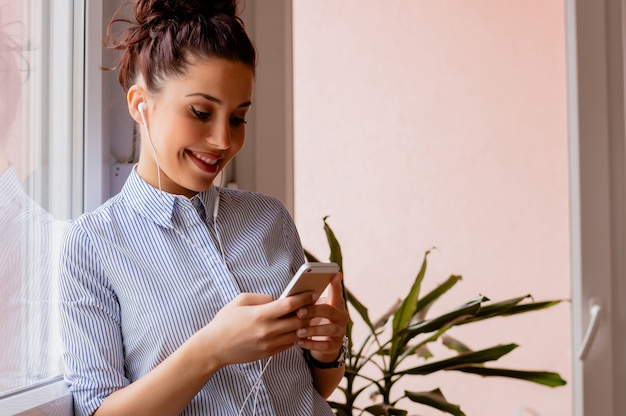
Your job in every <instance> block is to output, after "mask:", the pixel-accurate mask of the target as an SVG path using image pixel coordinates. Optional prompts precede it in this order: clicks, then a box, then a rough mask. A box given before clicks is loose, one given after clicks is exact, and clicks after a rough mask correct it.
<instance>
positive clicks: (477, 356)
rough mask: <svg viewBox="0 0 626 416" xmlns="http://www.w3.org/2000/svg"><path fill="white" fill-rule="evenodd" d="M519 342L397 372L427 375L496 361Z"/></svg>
mask: <svg viewBox="0 0 626 416" xmlns="http://www.w3.org/2000/svg"><path fill="white" fill-rule="evenodd" d="M517 347H518V345H517V344H506V345H498V346H495V347H491V348H486V349H484V350H480V351H474V352H470V353H467V354H460V355H457V356H454V357H452V358H447V359H445V360H440V361H435V362H433V363H429V364H424V365H420V366H417V367H413V368H411V369H408V370H403V371H398V372H397V374H398V375H400V376H402V375H405V374H412V375H426V374H431V373H435V372H437V371H441V370H451V369H454V368H457V367H465V366H467V365H471V364H482V363H484V362H487V361H496V360H498V359H500V357H502V356H503V355H506V354H508V353H509V352H511V351H513V350H514V349H515V348H517Z"/></svg>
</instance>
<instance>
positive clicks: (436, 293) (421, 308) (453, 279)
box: [416, 275, 461, 321]
mask: <svg viewBox="0 0 626 416" xmlns="http://www.w3.org/2000/svg"><path fill="white" fill-rule="evenodd" d="M460 280H461V276H458V275H452V276H450V277H448V279H447V280H446V281H445V282H443V283H442V284H440V285H439V286H437V287H436V288H434V289H433V290H431V291H430V292H428V293H427V294H426V295H424V297H423V298H421V299H420V300H419V301H418V302H417V312H418V314H417V315H416V318H418V319H419V320H420V321H423V320H424V319H426V311H427V310H428V308H429V307H430V305H432V304H433V303H434V302H435V301H436V300H437V299H439V298H440V297H441V296H442V295H444V294H445V293H446V292H448V291H449V290H450V289H452V288H453V287H454V285H456V284H457V283H458V282H459V281H460Z"/></svg>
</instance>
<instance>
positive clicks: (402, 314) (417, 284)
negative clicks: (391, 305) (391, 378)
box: [389, 250, 430, 361]
mask: <svg viewBox="0 0 626 416" xmlns="http://www.w3.org/2000/svg"><path fill="white" fill-rule="evenodd" d="M429 253H430V250H428V251H427V252H426V253H425V254H424V260H423V261H422V266H421V267H420V270H419V272H418V273H417V276H416V277H415V280H414V281H413V285H412V286H411V290H410V291H409V293H408V295H407V296H406V297H405V298H404V300H403V301H402V304H401V305H400V308H398V311H397V312H396V313H395V314H394V315H393V323H392V335H391V337H392V338H391V348H390V352H389V356H390V357H391V359H392V361H394V360H395V358H394V357H396V356H397V355H398V352H399V351H401V350H402V349H403V348H404V346H405V345H406V342H407V340H408V339H407V338H406V336H405V335H402V336H401V335H400V334H399V333H400V332H401V331H402V330H404V328H406V326H407V325H408V324H409V323H410V322H411V320H412V319H413V316H415V313H416V312H417V302H418V301H419V294H420V288H421V285H422V280H424V275H425V274H426V265H427V258H428V254H429Z"/></svg>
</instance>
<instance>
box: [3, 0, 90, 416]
mask: <svg viewBox="0 0 626 416" xmlns="http://www.w3.org/2000/svg"><path fill="white" fill-rule="evenodd" d="M86 1H87V0H52V1H48V0H43V1H42V0H29V1H27V2H24V3H23V7H24V10H25V11H26V12H27V13H30V11H31V10H39V7H40V6H41V5H43V6H44V8H45V13H44V15H48V14H49V19H45V18H41V16H30V15H26V16H25V19H27V20H28V22H26V26H27V27H28V29H29V30H30V34H29V35H30V38H32V39H37V38H38V37H39V36H41V37H46V38H47V42H46V44H45V45H43V46H42V47H44V48H46V49H45V50H44V49H41V50H36V51H35V53H39V54H42V56H43V55H45V58H43V59H41V60H38V63H39V64H40V65H41V67H39V68H35V69H34V71H33V73H32V75H33V79H31V80H29V83H30V86H29V88H28V97H26V98H27V99H26V100H25V101H26V102H27V103H28V104H26V107H25V108H24V110H25V111H26V112H27V114H33V115H34V116H33V117H34V118H35V119H39V118H40V119H41V120H42V123H41V124H40V125H36V126H35V125H33V124H32V120H30V121H31V123H28V121H29V120H26V122H27V123H28V125H25V126H24V129H23V131H24V132H25V133H24V134H25V137H28V139H29V140H30V141H31V142H32V143H36V144H40V143H41V142H42V137H48V138H49V140H48V142H47V143H46V144H45V149H37V151H36V152H35V153H34V154H31V155H28V156H27V157H28V158H30V159H31V160H25V162H34V163H33V164H34V165H35V166H40V165H41V162H42V161H43V157H44V155H46V156H47V158H48V161H49V164H50V165H51V166H53V167H54V168H53V169H50V172H49V174H48V175H43V174H39V175H32V176H31V179H30V181H29V182H28V183H27V184H26V186H27V188H28V189H29V190H30V191H31V192H33V195H32V196H33V197H34V199H35V200H36V201H39V202H44V203H45V205H46V208H47V211H48V212H50V213H51V214H52V216H54V217H55V218H58V219H65V218H67V217H68V216H70V217H76V216H77V215H79V214H80V213H81V212H82V211H83V205H84V203H83V180H82V177H83V175H82V172H83V137H84V134H83V107H84V105H83V97H84V86H83V72H84V59H83V56H84V50H85V47H84V33H85V30H84V26H85V25H84V22H85V12H84V10H85V2H86ZM40 3H41V4H40ZM33 18H34V19H36V20H37V22H38V23H35V21H33V20H32V19H33ZM68 22H69V24H68ZM36 46H41V45H36ZM39 94H41V95H39ZM68 115H69V117H68ZM33 158H34V159H33ZM68 161H69V162H70V163H68ZM47 190H50V192H49V193H48V191H47ZM31 341H36V339H34V340H31ZM60 349H61V347H60V346H59V351H60ZM54 365H56V363H53V364H52V366H54ZM15 414H23V415H28V414H46V415H51V416H67V415H72V414H73V406H72V397H71V394H70V392H69V390H68V388H67V386H66V384H65V382H64V381H63V376H62V374H59V375H58V376H56V377H53V378H51V379H48V380H42V381H41V382H38V383H35V384H32V385H29V386H25V387H23V388H18V389H15V390H12V391H9V392H3V393H2V394H0V416H3V415H15Z"/></svg>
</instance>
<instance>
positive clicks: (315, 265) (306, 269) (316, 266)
mask: <svg viewBox="0 0 626 416" xmlns="http://www.w3.org/2000/svg"><path fill="white" fill-rule="evenodd" d="M338 271H339V266H338V265H337V263H321V262H311V263H304V264H303V265H302V266H301V267H300V269H298V271H297V272H296V274H295V276H294V277H293V278H292V279H291V282H289V284H288V285H287V287H286V288H285V290H284V291H283V294H282V295H280V299H283V298H286V297H287V296H291V295H296V294H298V293H303V292H315V293H317V294H318V295H321V294H322V293H323V292H324V289H326V286H328V284H329V283H330V281H331V280H332V278H333V276H335V274H337V272H338Z"/></svg>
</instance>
